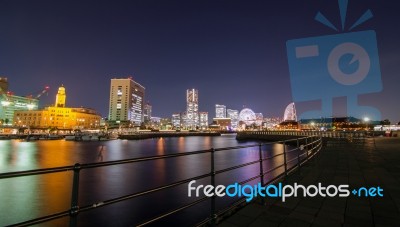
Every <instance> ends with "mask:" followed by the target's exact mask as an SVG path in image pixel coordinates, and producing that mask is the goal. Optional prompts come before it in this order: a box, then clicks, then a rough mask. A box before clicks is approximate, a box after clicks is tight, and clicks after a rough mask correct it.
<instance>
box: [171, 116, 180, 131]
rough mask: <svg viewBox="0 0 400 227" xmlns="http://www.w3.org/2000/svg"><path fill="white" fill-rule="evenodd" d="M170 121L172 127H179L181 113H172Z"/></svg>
mask: <svg viewBox="0 0 400 227" xmlns="http://www.w3.org/2000/svg"><path fill="white" fill-rule="evenodd" d="M171 123H172V127H173V128H174V129H180V128H181V114H179V113H174V114H172V119H171Z"/></svg>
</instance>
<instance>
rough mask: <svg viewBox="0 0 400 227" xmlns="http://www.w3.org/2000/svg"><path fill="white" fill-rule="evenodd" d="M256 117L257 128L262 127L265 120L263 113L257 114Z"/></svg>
mask: <svg viewBox="0 0 400 227" xmlns="http://www.w3.org/2000/svg"><path fill="white" fill-rule="evenodd" d="M255 115H256V121H255V122H254V123H255V124H256V126H261V125H262V122H263V120H264V116H263V114H262V113H255Z"/></svg>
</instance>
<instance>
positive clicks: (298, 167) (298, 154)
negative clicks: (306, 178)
mask: <svg viewBox="0 0 400 227" xmlns="http://www.w3.org/2000/svg"><path fill="white" fill-rule="evenodd" d="M296 142H297V169H298V170H299V171H300V147H299V139H298V138H297V139H296Z"/></svg>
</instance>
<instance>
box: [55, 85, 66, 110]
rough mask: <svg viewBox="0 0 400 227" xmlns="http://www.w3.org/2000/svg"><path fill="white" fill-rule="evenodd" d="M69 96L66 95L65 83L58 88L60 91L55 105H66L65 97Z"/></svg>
mask: <svg viewBox="0 0 400 227" xmlns="http://www.w3.org/2000/svg"><path fill="white" fill-rule="evenodd" d="M66 98H67V96H66V95H65V87H64V85H61V87H59V88H58V92H57V95H56V103H55V105H54V106H55V107H65V99H66Z"/></svg>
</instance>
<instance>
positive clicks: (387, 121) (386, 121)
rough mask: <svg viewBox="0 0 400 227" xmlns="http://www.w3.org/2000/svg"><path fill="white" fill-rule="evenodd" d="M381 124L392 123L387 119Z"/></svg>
mask: <svg viewBox="0 0 400 227" xmlns="http://www.w3.org/2000/svg"><path fill="white" fill-rule="evenodd" d="M381 125H390V121H389V120H388V119H385V120H383V121H381Z"/></svg>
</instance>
